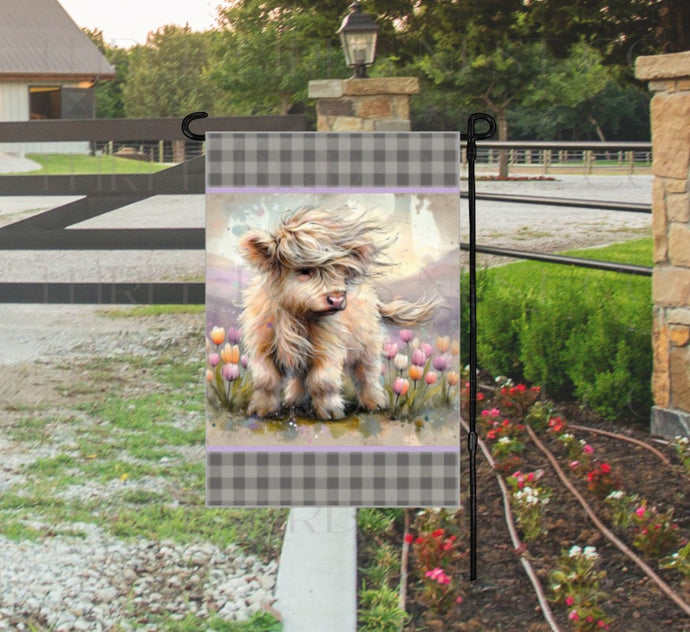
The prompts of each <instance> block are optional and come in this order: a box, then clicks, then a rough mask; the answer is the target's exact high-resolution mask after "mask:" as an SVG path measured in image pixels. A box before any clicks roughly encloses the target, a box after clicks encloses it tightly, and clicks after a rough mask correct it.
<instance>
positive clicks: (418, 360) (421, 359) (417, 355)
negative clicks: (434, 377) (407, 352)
mask: <svg viewBox="0 0 690 632" xmlns="http://www.w3.org/2000/svg"><path fill="white" fill-rule="evenodd" d="M425 362H426V356H425V355H424V352H423V351H422V350H421V349H415V350H414V351H413V352H412V364H414V365H415V366H424V363H425Z"/></svg>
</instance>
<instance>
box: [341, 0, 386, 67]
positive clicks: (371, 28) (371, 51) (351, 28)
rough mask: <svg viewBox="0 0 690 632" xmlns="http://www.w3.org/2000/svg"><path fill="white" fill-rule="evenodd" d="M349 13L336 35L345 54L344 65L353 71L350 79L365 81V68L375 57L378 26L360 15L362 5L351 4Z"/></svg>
mask: <svg viewBox="0 0 690 632" xmlns="http://www.w3.org/2000/svg"><path fill="white" fill-rule="evenodd" d="M350 9H351V12H350V13H349V14H348V15H347V16H345V18H344V19H343V22H342V24H341V25H340V28H339V29H338V35H339V36H340V43H341V45H342V47H343V52H344V53H345V63H346V64H347V65H348V66H349V67H350V68H354V69H355V74H354V75H352V79H366V78H367V66H371V65H372V64H373V63H374V58H375V57H376V37H377V35H378V31H379V28H380V27H379V25H378V24H376V22H374V21H373V20H372V19H371V18H370V17H369V16H368V15H367V14H366V13H362V3H361V2H353V3H352V4H351V5H350Z"/></svg>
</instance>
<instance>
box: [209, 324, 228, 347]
mask: <svg viewBox="0 0 690 632" xmlns="http://www.w3.org/2000/svg"><path fill="white" fill-rule="evenodd" d="M209 337H210V338H211V342H213V344H214V345H222V344H223V342H224V341H225V329H223V328H222V327H214V328H213V329H211V333H210V334H209Z"/></svg>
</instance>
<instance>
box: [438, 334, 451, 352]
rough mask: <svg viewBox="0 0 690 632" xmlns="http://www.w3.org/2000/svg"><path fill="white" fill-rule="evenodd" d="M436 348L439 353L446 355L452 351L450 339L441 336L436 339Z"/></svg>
mask: <svg viewBox="0 0 690 632" xmlns="http://www.w3.org/2000/svg"><path fill="white" fill-rule="evenodd" d="M436 348H437V349H438V351H439V353H446V351H448V349H450V338H449V337H448V336H439V337H438V338H436Z"/></svg>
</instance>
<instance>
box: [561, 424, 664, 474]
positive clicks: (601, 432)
mask: <svg viewBox="0 0 690 632" xmlns="http://www.w3.org/2000/svg"><path fill="white" fill-rule="evenodd" d="M568 427H570V428H572V429H573V430H582V431H583V432H591V433H592V434H598V435H602V436H604V437H610V438H611V439H618V440H619V441H627V442H628V443H633V444H635V445H638V446H640V447H641V448H644V449H645V450H649V451H650V452H651V453H652V454H654V455H655V456H657V457H659V459H661V461H662V462H663V463H664V465H671V460H670V459H669V458H668V457H667V456H666V455H665V454H663V453H661V452H659V450H657V449H656V448H655V447H654V446H651V445H649V444H647V443H645V442H644V441H640V440H639V439H634V438H633V437H626V436H625V435H622V434H618V433H617V432H609V431H608V430H599V428H590V427H589V426H580V425H579V424H571V423H569V424H568Z"/></svg>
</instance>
